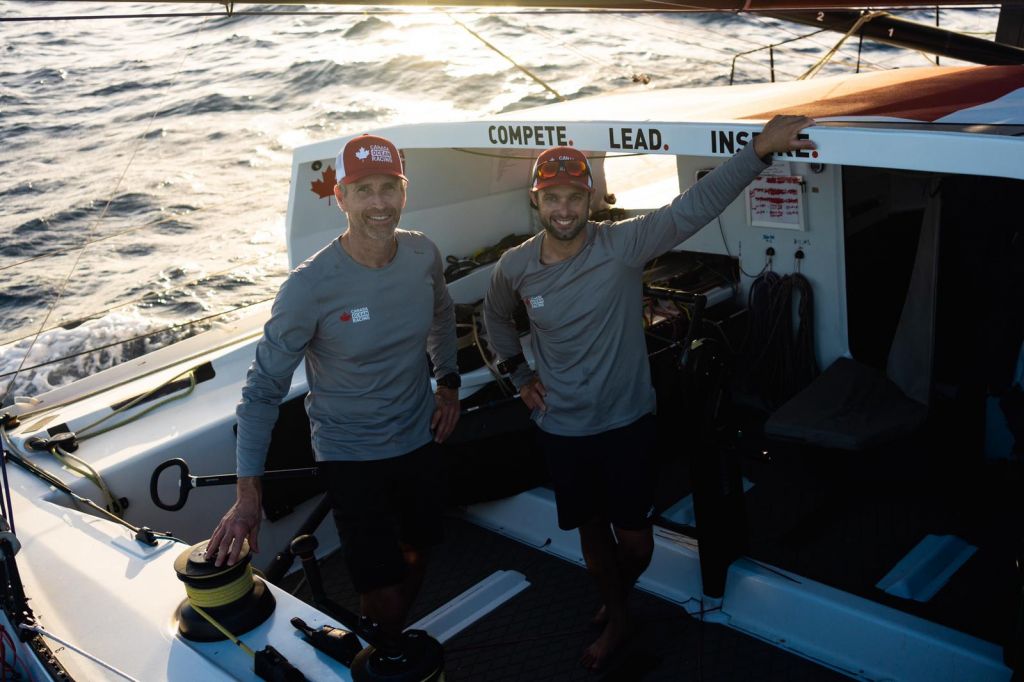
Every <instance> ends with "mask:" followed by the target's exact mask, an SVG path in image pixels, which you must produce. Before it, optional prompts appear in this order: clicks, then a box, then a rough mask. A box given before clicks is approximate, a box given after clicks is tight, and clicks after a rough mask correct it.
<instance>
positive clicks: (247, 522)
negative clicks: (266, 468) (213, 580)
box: [206, 476, 263, 566]
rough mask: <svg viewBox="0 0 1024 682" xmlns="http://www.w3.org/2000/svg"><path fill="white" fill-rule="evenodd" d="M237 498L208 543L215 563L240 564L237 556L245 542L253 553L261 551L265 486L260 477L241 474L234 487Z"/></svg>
mask: <svg viewBox="0 0 1024 682" xmlns="http://www.w3.org/2000/svg"><path fill="white" fill-rule="evenodd" d="M235 492H236V498H235V503H234V504H233V505H231V509H228V512H227V513H226V514H225V515H224V517H223V518H222V519H221V520H220V523H218V524H217V528H216V529H215V530H214V531H213V535H211V536H210V543H209V544H208V545H207V546H206V557H207V558H209V557H210V556H212V555H214V554H216V556H217V559H216V561H214V565H215V566H223V565H224V562H225V561H227V564H228V566H234V565H235V564H236V563H238V555H239V554H241V553H242V543H243V542H244V541H245V540H248V541H249V549H250V551H252V552H258V551H259V534H260V520H261V519H262V511H261V508H260V501H261V499H262V497H263V487H262V484H261V483H260V478H259V477H258V476H241V477H239V479H238V483H237V484H236V486H235Z"/></svg>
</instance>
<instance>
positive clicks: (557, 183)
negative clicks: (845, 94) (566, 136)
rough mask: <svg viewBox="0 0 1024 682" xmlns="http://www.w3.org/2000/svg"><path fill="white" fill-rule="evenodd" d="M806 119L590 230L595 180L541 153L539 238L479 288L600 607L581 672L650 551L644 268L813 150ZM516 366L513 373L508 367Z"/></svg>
mask: <svg viewBox="0 0 1024 682" xmlns="http://www.w3.org/2000/svg"><path fill="white" fill-rule="evenodd" d="M813 123H814V121H813V120H812V119H809V118H806V117H804V116H779V117H776V118H774V119H772V120H771V121H769V122H768V124H767V125H766V126H765V127H764V130H763V132H762V133H761V134H760V135H758V136H757V137H755V138H754V142H753V144H749V145H747V146H746V147H745V148H744V149H743V150H742V151H740V152H739V153H737V154H736V155H735V156H734V157H733V158H731V159H729V160H728V161H727V162H726V163H724V164H722V166H720V167H719V168H718V169H716V170H715V171H714V172H713V173H710V174H708V175H707V176H706V177H705V178H703V179H702V180H700V182H698V183H697V184H696V185H694V187H692V188H691V189H690V190H689V191H687V192H685V193H684V194H681V195H679V196H677V197H676V198H675V199H674V200H673V201H672V202H671V203H669V204H668V205H666V206H664V207H662V208H660V209H658V210H657V211H654V212H653V213H650V214H647V215H644V216H639V217H636V218H631V219H628V220H623V221H619V222H614V223H613V222H604V223H595V222H591V221H589V220H588V208H589V204H590V195H591V193H592V191H593V177H592V175H591V171H590V164H589V163H588V161H587V158H586V157H585V156H584V154H583V153H582V152H580V151H579V150H577V149H574V148H572V147H555V148H553V149H548V150H546V151H544V152H543V153H542V154H541V155H540V156H539V157H538V158H537V161H536V163H535V164H534V167H533V175H532V186H531V190H530V197H531V202H532V203H533V205H534V206H535V207H536V209H537V214H538V217H539V219H540V224H541V225H542V226H543V228H544V229H543V231H541V232H540V233H539V234H537V235H535V236H534V237H533V238H531V239H529V240H527V241H526V242H523V243H522V244H521V245H519V246H517V247H515V248H513V249H509V250H508V251H506V252H505V253H504V254H503V255H502V257H501V259H500V260H499V261H498V264H497V266H496V267H495V269H494V272H493V274H492V277H491V286H490V290H489V291H488V293H487V297H486V299H485V300H484V320H485V322H486V325H487V332H488V337H489V341H490V344H491V347H492V348H493V349H494V350H495V352H496V353H497V355H498V356H499V358H500V359H502V360H503V361H504V362H505V363H506V365H508V364H511V365H514V369H513V370H512V372H511V378H512V381H513V382H514V383H515V385H516V387H517V388H518V389H519V393H520V395H521V396H522V399H523V402H524V403H526V405H527V406H528V407H529V408H530V409H531V410H532V417H533V420H534V422H535V423H536V425H537V427H538V441H539V445H540V447H541V449H542V450H543V452H544V454H545V457H546V459H547V462H548V469H549V471H550V474H551V479H552V482H553V483H554V489H555V503H556V506H557V508H558V524H559V526H560V527H561V528H562V529H564V530H570V529H573V528H577V529H579V532H580V544H581V547H582V549H583V556H584V559H585V560H586V563H587V569H588V570H589V572H590V573H591V574H592V575H593V576H594V577H595V579H596V580H597V584H598V589H599V591H600V593H601V597H602V598H603V599H604V606H603V607H602V609H601V611H599V612H598V614H597V616H596V617H595V621H597V622H600V623H604V629H603V631H602V633H601V635H600V636H599V637H598V638H597V640H596V641H594V642H593V643H592V644H591V645H590V646H588V647H587V649H586V650H585V651H584V653H583V657H582V660H581V662H582V663H583V665H585V666H586V667H588V668H590V669H598V668H600V667H601V666H602V665H603V664H604V663H605V661H606V660H607V658H608V656H609V655H610V654H611V653H612V652H613V651H615V649H617V648H618V647H619V645H620V644H621V643H622V642H623V640H624V639H625V638H626V636H627V634H628V631H629V618H628V613H627V611H626V595H627V592H628V590H629V588H630V587H631V586H632V585H633V583H635V582H636V579H637V578H639V577H640V574H641V573H643V571H644V570H645V569H646V568H647V565H648V564H649V563H650V560H651V555H652V552H653V549H654V539H653V533H652V529H651V517H652V516H653V513H654V505H653V500H654V478H655V475H656V472H655V468H654V462H653V452H652V451H653V444H654V419H653V416H652V415H653V412H654V409H655V395H654V388H653V387H652V385H651V378H650V367H649V365H648V362H647V346H646V343H645V340H644V332H643V325H642V324H641V319H642V297H641V291H642V287H641V282H642V275H643V268H644V265H645V264H646V263H647V262H648V261H649V260H651V259H652V258H655V257H656V256H658V255H660V254H662V253H664V252H665V251H668V250H669V249H671V248H672V247H673V246H675V245H677V244H679V243H680V242H682V241H684V240H685V239H687V238H688V237H690V236H691V235H693V234H694V233H695V232H696V231H697V230H699V229H700V228H701V227H703V226H704V225H706V224H707V223H709V222H710V221H712V220H713V219H714V218H715V217H716V216H718V215H719V214H720V213H721V212H722V211H723V210H725V208H726V206H728V205H729V203H730V202H731V201H732V200H733V199H735V198H736V196H737V195H739V193H740V192H741V191H742V190H743V188H744V187H746V186H747V185H748V184H749V183H750V182H751V181H752V180H753V179H754V178H755V177H757V175H758V174H759V173H760V172H761V171H763V170H764V169H765V168H766V167H767V166H768V162H766V161H765V160H764V157H767V156H770V155H771V154H773V153H779V152H786V151H790V150H795V149H811V148H813V147H814V144H813V143H812V142H811V141H810V140H800V139H798V137H797V134H798V133H799V131H800V130H802V129H803V128H805V127H807V126H809V125H812V124H813ZM520 301H522V302H524V303H525V305H526V312H527V315H528V316H529V319H530V332H531V335H530V345H531V349H532V351H533V358H534V364H535V367H534V368H530V367H529V366H528V365H527V364H526V363H525V362H522V357H523V355H522V346H521V344H520V341H519V334H518V332H517V330H516V327H515V324H514V322H513V320H512V315H513V312H514V311H515V309H516V307H517V305H518V303H519V302H520ZM517 360H518V364H517V363H516V361H517Z"/></svg>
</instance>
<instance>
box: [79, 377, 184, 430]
mask: <svg viewBox="0 0 1024 682" xmlns="http://www.w3.org/2000/svg"><path fill="white" fill-rule="evenodd" d="M183 376H188V379H189V386H188V390H186V391H185V392H184V393H180V394H178V395H173V396H171V397H169V398H165V399H164V400H161V401H160V402H158V403H155V404H153V405H150V406H149V407H147V408H146V409H144V410H143V411H142V412H139V413H138V414H135V415H132V416H131V417H128V418H127V419H125V420H123V421H120V422H118V423H116V424H114V425H112V426H108V427H107V428H105V429H100V430H99V431H94V432H92V433H89V434H86V435H81V434H83V433H84V432H86V431H88V430H89V429H91V428H93V427H94V426H99V425H100V424H102V423H103V422H105V421H107V420H108V419H110V418H111V417H113V416H114V415H117V414H120V413H121V412H124V411H125V410H128V409H131V408H133V407H135V406H136V405H138V404H139V403H140V402H142V401H143V400H145V399H146V398H148V397H149V396H151V395H153V394H154V393H156V392H157V391H159V390H160V389H162V388H163V387H164V386H167V385H168V384H172V383H174V382H175V381H177V380H178V379H180V378H181V377H183ZM194 390H196V371H195V369H190V370H188V371H187V372H182V373H181V374H179V375H177V376H175V377H171V378H170V379H168V380H167V381H165V382H164V383H162V384H160V385H159V386H157V387H156V388H154V389H153V390H151V391H149V392H148V393H143V394H142V395H140V396H139V397H137V398H135V399H134V400H132V401H131V402H129V403H128V404H127V405H122V406H121V407H119V408H117V409H116V410H114V411H113V412H111V413H110V414H108V415H107V416H105V417H101V418H99V419H97V420H96V421H94V422H93V423H91V424H86V425H85V426H83V427H82V428H80V429H79V430H78V431H77V435H78V440H79V441H80V442H81V441H83V440H88V439H90V438H93V437H94V436H99V435H101V434H104V433H107V432H108V431H113V430H114V429H116V428H118V427H121V426H125V425H126V424H131V423H132V422H133V421H135V420H137V419H141V418H142V417H144V416H146V415H147V414H149V413H150V412H152V411H153V410H155V409H157V408H159V407H163V406H164V405H166V404H167V403H170V402H173V401H175V400H181V399H182V398H186V397H188V396H189V395H191V393H192V391H194Z"/></svg>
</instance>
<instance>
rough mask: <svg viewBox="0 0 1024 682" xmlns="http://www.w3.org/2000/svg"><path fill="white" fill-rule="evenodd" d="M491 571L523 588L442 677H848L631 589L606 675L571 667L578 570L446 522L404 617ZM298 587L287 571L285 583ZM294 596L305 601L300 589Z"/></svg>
mask: <svg viewBox="0 0 1024 682" xmlns="http://www.w3.org/2000/svg"><path fill="white" fill-rule="evenodd" d="M321 570H322V573H323V575H324V581H325V583H326V584H325V588H326V590H327V593H328V595H329V596H330V597H331V598H332V599H334V600H335V601H337V602H338V603H340V604H342V605H344V606H346V607H348V608H351V609H357V608H358V598H357V596H356V594H355V593H354V592H353V590H352V586H351V583H350V582H349V579H348V575H347V571H346V570H345V567H344V564H343V562H342V561H341V557H340V556H339V555H337V554H335V555H332V556H330V557H327V558H326V559H324V560H323V561H322V562H321ZM499 570H515V571H519V572H520V573H522V574H523V575H525V576H526V579H527V580H528V581H529V582H530V586H529V587H528V588H527V589H526V590H524V591H523V592H521V593H520V594H518V595H516V596H515V597H513V598H512V599H510V600H509V601H508V602H506V603H505V604H503V605H501V606H500V607H498V608H497V609H496V610H495V611H493V612H492V613H490V614H488V615H487V616H485V617H484V618H482V619H481V620H480V621H478V622H476V623H475V624H474V625H472V626H471V627H469V628H468V629H467V630H465V631H463V632H461V633H460V634H458V635H456V636H455V637H454V638H452V639H451V640H450V641H449V642H448V643H447V644H446V646H445V666H446V674H447V679H448V680H452V681H453V682H459V681H470V680H472V681H473V682H499V681H500V682H514V681H516V680H531V681H535V682H543V681H544V680H558V681H560V682H561V681H564V680H590V679H594V680H605V681H608V682H614V681H620V680H621V681H623V682H626V681H629V682H634V681H636V682H639V681H640V680H643V681H645V682H657V681H665V682H668V681H670V680H671V681H672V682H680V681H682V680H707V681H712V680H717V681H721V682H725V681H730V680H777V681H782V680H787V681H801V680H806V681H814V682H818V681H821V682H828V681H830V680H845V679H848V678H846V677H845V676H843V675H841V674H839V673H837V672H834V671H832V670H829V669H826V668H822V667H820V666H818V665H816V664H815V663H813V662H810V661H807V660H805V659H803V658H800V657H798V656H795V655H792V654H789V653H787V652H785V651H782V650H780V649H778V648H776V647H773V646H771V645H769V644H766V643H764V642H762V641H760V640H757V639H753V638H751V637H748V636H746V635H743V634H741V633H738V632H736V631H734V630H732V629H730V628H727V627H724V626H721V625H716V624H711V623H702V622H701V621H699V620H698V619H695V618H693V617H691V616H689V615H687V614H686V613H685V612H684V611H683V609H682V608H681V607H679V606H677V605H674V604H670V603H668V602H665V601H663V600H661V599H659V598H657V597H654V596H652V595H650V594H647V593H644V592H640V591H637V590H634V591H633V594H632V595H631V596H630V606H631V609H632V611H633V613H634V615H635V617H636V623H637V629H636V633H635V634H634V636H633V637H632V638H631V640H630V641H629V642H628V643H627V645H626V646H625V648H624V649H622V650H621V651H620V652H619V654H618V655H617V656H616V657H615V658H614V659H613V660H612V661H611V662H610V664H609V666H608V667H607V669H606V670H604V671H602V672H600V673H591V672H589V671H587V670H585V669H584V668H582V667H581V666H580V665H579V656H580V653H581V652H582V651H583V649H584V648H585V647H586V646H587V645H588V644H589V643H590V642H591V641H592V640H593V639H595V638H596V637H597V635H598V632H599V631H598V630H597V629H595V628H594V627H592V626H590V625H589V619H590V617H591V616H592V615H593V614H594V612H595V611H596V610H597V607H598V606H599V600H598V597H597V590H596V587H595V586H594V585H593V581H592V580H591V579H590V577H589V576H588V575H587V574H586V571H585V570H583V568H581V567H579V566H577V565H574V564H571V563H569V562H567V561H563V560H561V559H558V558H556V557H553V556H551V555H549V554H546V553H544V552H541V551H538V550H536V549H533V548H531V547H527V546H526V545H523V544H521V543H519V542H516V541H514V540H510V539H508V538H505V537H502V536H500V535H497V534H495V533H492V532H489V531H486V530H484V529H482V528H479V527H477V526H474V525H473V524H471V523H469V522H467V521H465V520H462V519H460V518H454V517H453V518H447V519H446V520H445V542H444V544H443V545H442V546H441V547H440V548H439V549H438V550H437V552H436V553H435V555H434V556H433V557H432V559H431V563H430V565H429V567H428V570H427V575H426V579H425V581H424V587H423V590H422V592H421V593H420V596H419V598H418V599H417V602H416V604H415V606H414V609H413V613H412V615H411V621H413V622H414V621H416V620H418V619H419V618H421V617H423V616H425V615H426V614H428V613H430V612H431V611H433V610H434V609H436V608H438V607H440V606H441V605H443V604H445V603H446V602H447V601H449V600H450V599H452V598H453V597H455V596H457V595H458V594H460V593H462V592H463V591H464V590H466V589H468V588H469V587H471V586H473V585H474V584H476V583H477V582H479V581H480V580H482V579H484V578H486V577H487V576H489V575H491V574H492V573H494V572H495V571H499ZM299 582H300V578H299V577H298V576H297V575H292V576H290V577H289V579H288V581H287V585H290V586H295V585H298V584H299ZM298 595H299V596H300V597H303V598H306V599H308V598H309V594H308V591H307V589H306V587H305V585H302V586H301V587H300V589H299V592H298Z"/></svg>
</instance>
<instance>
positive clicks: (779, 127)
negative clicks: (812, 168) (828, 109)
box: [754, 116, 817, 158]
mask: <svg viewBox="0 0 1024 682" xmlns="http://www.w3.org/2000/svg"><path fill="white" fill-rule="evenodd" d="M812 125H814V119H813V118H810V117H808V116H776V117H774V118H773V119H772V120H770V121H768V123H767V124H765V126H764V130H762V131H761V134H760V135H758V136H757V137H755V138H754V151H755V152H757V155H758V156H759V157H761V158H764V157H765V156H767V155H769V154H778V153H781V152H789V151H794V150H797V149H816V148H817V145H815V144H814V142H812V141H811V140H801V139H798V138H797V135H798V134H799V133H800V131H801V130H803V129H804V128H807V127H808V126H812Z"/></svg>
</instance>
